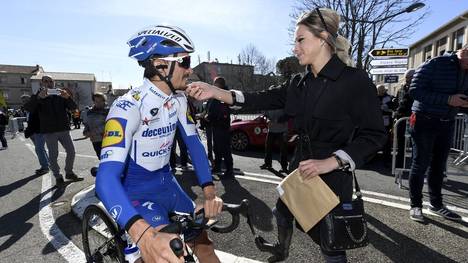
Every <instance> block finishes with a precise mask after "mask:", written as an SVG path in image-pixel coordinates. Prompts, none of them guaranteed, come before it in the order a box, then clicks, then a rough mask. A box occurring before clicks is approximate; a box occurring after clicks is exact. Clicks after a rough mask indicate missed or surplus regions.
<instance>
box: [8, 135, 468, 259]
mask: <svg viewBox="0 0 468 263" xmlns="http://www.w3.org/2000/svg"><path fill="white" fill-rule="evenodd" d="M72 137H74V138H78V137H81V131H78V130H73V131H72ZM8 142H9V146H10V147H9V148H8V150H5V151H0V226H1V227H0V258H1V259H0V262H67V261H68V262H80V260H81V259H80V253H81V251H80V249H82V242H81V222H80V220H79V219H78V218H76V217H75V216H74V215H73V214H72V213H71V212H70V210H71V207H70V202H71V198H72V197H73V196H74V195H75V194H76V193H78V192H79V191H80V190H82V189H83V188H85V187H87V186H89V185H91V184H93V183H94V178H92V177H91V176H90V175H89V169H90V168H91V167H92V166H93V165H96V164H97V158H96V157H95V156H94V152H93V150H92V146H91V143H90V142H89V141H86V140H85V141H77V142H75V147H76V152H77V157H76V161H75V173H77V174H78V175H80V176H82V177H84V178H85V180H84V181H82V182H78V183H72V184H69V185H67V187H66V188H65V189H64V190H57V189H56V188H54V187H52V186H53V183H54V180H53V179H52V186H50V182H49V180H50V176H51V175H50V174H48V175H44V176H35V175H34V170H35V169H37V168H38V162H37V158H36V156H35V155H34V154H33V152H32V151H31V148H30V146H31V144H32V143H31V142H30V141H29V140H27V139H24V138H23V137H22V135H20V136H17V137H16V138H15V139H13V140H11V139H9V141H8ZM61 151H62V152H63V149H62V150H61ZM262 156H263V154H262V151H261V150H259V149H254V150H250V151H248V152H245V153H235V155H234V163H235V167H236V168H237V169H238V170H237V173H238V174H239V175H238V176H237V180H231V181H217V182H216V186H217V189H218V192H219V194H220V195H221V197H222V198H223V200H224V201H225V202H230V203H238V202H240V201H241V200H242V199H244V198H247V199H249V200H250V204H251V212H252V214H253V216H254V220H253V221H254V225H255V227H256V229H257V230H258V231H260V232H261V233H262V235H263V236H264V237H265V238H266V239H268V240H273V239H274V238H275V233H276V226H275V219H274V218H273V216H272V214H271V208H272V207H273V206H274V204H275V202H276V199H277V198H278V194H277V193H276V190H275V187H276V184H277V183H278V182H279V181H280V180H281V178H280V177H278V176H277V175H276V174H277V172H276V171H273V170H272V171H266V170H261V169H259V168H258V167H259V166H260V165H261V164H262V162H263V160H262ZM64 157H65V156H64V155H63V154H61V155H60V161H59V163H60V165H61V166H62V168H63V165H64ZM274 168H275V169H277V170H279V168H280V166H279V164H278V163H277V162H275V163H274ZM451 169H452V168H451ZM457 169H458V171H461V172H462V173H464V174H463V175H459V176H449V181H448V182H447V184H446V185H445V187H444V200H446V203H447V204H449V205H452V206H456V207H457V208H456V209H458V211H460V212H462V213H461V214H462V215H463V216H464V219H465V222H460V223H457V222H451V221H447V220H444V219H442V218H440V217H437V216H434V215H428V216H427V222H426V224H419V223H415V222H413V221H411V220H410V219H409V217H408V211H407V210H405V208H407V206H408V204H409V203H408V201H407V198H408V192H407V190H405V189H399V188H398V187H397V185H396V184H394V178H393V177H391V176H390V175H389V174H390V170H389V168H387V167H385V166H384V165H383V164H382V163H381V162H380V161H379V160H375V161H374V162H372V163H371V164H369V165H367V166H366V167H365V168H364V169H362V170H359V171H358V172H357V175H358V179H359V181H360V184H361V188H362V189H363V190H364V197H365V198H366V200H367V202H366V203H365V205H366V211H367V214H368V216H367V219H368V224H369V229H370V232H369V238H370V245H369V246H368V247H366V248H363V249H356V250H352V251H348V255H349V261H350V262H468V252H467V248H468V223H467V222H466V220H467V217H468V198H467V197H468V172H467V171H468V169H467V167H466V166H465V167H459V168H457ZM240 174H244V175H240ZM176 177H177V179H178V180H179V182H180V183H181V185H183V187H184V189H185V190H186V191H187V192H188V193H189V195H190V196H191V197H192V198H193V199H196V198H197V194H199V193H200V189H199V187H198V186H196V178H195V176H194V174H193V173H192V172H190V171H189V172H184V173H182V172H181V171H177V173H176ZM404 182H405V184H407V181H406V180H405V181H404ZM424 191H425V195H426V196H427V189H424ZM426 201H427V198H426ZM221 220H223V218H222V219H221ZM210 236H211V237H212V238H213V239H214V241H215V243H216V248H217V249H218V250H221V251H224V252H228V253H231V254H234V255H237V256H242V257H246V258H250V259H255V260H258V261H266V259H267V258H268V254H267V253H261V252H259V251H258V250H257V249H256V248H255V246H254V243H253V238H252V235H251V234H250V231H249V230H248V228H247V225H246V224H245V220H243V221H242V222H241V225H240V227H239V228H238V229H237V230H236V231H235V232H233V233H228V234H217V233H210ZM320 261H322V258H321V256H320V251H319V247H318V246H317V245H315V244H313V243H312V242H311V240H310V238H309V237H308V236H307V235H306V234H304V233H302V232H300V231H298V230H295V233H294V238H293V243H292V246H291V252H290V258H289V259H288V260H287V261H286V262H320Z"/></svg>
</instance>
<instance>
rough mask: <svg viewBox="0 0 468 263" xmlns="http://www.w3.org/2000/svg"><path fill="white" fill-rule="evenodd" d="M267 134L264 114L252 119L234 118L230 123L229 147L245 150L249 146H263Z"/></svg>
mask: <svg viewBox="0 0 468 263" xmlns="http://www.w3.org/2000/svg"><path fill="white" fill-rule="evenodd" d="M267 134H268V125H267V117H266V116H265V115H260V116H258V117H257V118H255V119H253V120H241V119H235V120H233V121H232V123H231V147H232V149H234V150H236V151H245V150H246V149H247V147H249V146H264V145H265V141H266V137H267ZM290 136H291V135H290ZM289 145H290V146H291V145H293V144H292V143H290V144H289Z"/></svg>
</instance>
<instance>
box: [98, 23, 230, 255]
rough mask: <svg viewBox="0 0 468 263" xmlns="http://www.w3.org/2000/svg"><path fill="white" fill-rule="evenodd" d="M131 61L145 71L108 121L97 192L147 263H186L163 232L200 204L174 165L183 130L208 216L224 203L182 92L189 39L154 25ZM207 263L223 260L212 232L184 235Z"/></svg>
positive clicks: (136, 44)
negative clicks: (176, 141) (171, 218)
mask: <svg viewBox="0 0 468 263" xmlns="http://www.w3.org/2000/svg"><path fill="white" fill-rule="evenodd" d="M128 45H129V46H130V53H129V56H130V57H132V58H134V59H136V60H137V61H138V63H139V64H140V65H141V66H142V67H143V68H144V69H145V70H144V81H143V85H141V86H140V87H137V88H134V89H132V90H130V91H129V92H128V93H126V94H125V95H123V96H122V97H120V98H118V99H117V100H116V101H115V102H114V103H113V105H112V107H111V109H110V112H109V115H108V116H107V120H106V126H105V132H104V138H103V142H102V150H101V163H100V166H99V172H98V174H97V178H96V193H97V195H98V196H99V198H100V199H101V200H102V202H103V204H104V206H105V207H106V209H107V210H108V212H109V213H110V215H111V216H112V217H113V218H114V220H115V221H117V223H118V224H119V225H120V227H122V228H125V229H126V230H127V232H128V233H129V235H130V236H131V238H132V241H133V242H136V244H137V246H138V247H139V248H140V250H141V253H142V256H143V259H144V261H145V262H158V263H159V262H171V263H172V262H183V259H181V258H177V257H176V256H175V255H174V253H173V252H172V250H171V248H170V246H169V242H170V241H171V240H172V239H174V238H176V237H177V236H176V235H173V234H166V233H161V232H158V230H160V229H161V228H162V227H163V226H164V225H167V224H168V223H169V218H168V214H169V213H170V212H179V213H193V211H194V208H195V204H194V202H193V201H192V200H191V199H190V198H189V197H188V196H187V194H186V193H185V192H184V191H183V190H182V188H181V187H180V186H179V184H178V183H177V181H176V179H175V178H174V176H173V174H172V171H171V168H170V166H169V158H170V152H171V146H172V143H173V140H174V135H175V132H176V129H179V131H180V133H181V135H182V138H183V140H184V141H185V143H186V145H187V148H188V150H189V154H190V157H191V159H192V162H193V166H194V168H195V172H196V175H197V177H198V182H199V185H200V186H201V187H202V188H203V194H204V198H205V200H204V204H203V207H204V209H205V213H206V216H207V217H215V216H216V215H218V214H219V213H220V212H221V209H222V204H223V201H222V200H221V199H220V198H219V197H217V196H216V190H215V188H214V185H213V182H212V177H211V171H210V167H209V164H208V159H207V157H206V153H205V149H204V147H203V145H202V144H201V142H200V139H199V136H198V133H197V130H196V127H195V125H194V121H193V119H192V117H191V115H190V112H189V109H188V107H187V98H186V97H185V95H184V93H178V92H176V90H184V89H185V87H186V80H187V77H188V76H189V75H190V74H191V73H192V69H191V67H190V56H189V54H190V53H192V52H193V51H194V46H193V44H192V41H191V40H190V38H189V37H188V36H187V35H186V33H185V32H184V31H183V30H181V29H180V28H177V27H173V26H166V25H159V26H151V27H148V28H146V29H143V30H141V31H139V32H137V33H136V34H135V35H134V36H133V37H132V38H131V39H130V40H129V41H128ZM184 236H185V238H186V240H187V237H192V240H193V241H192V242H188V244H189V245H191V244H192V245H194V248H193V251H194V253H195V255H196V256H197V257H198V258H199V259H200V260H201V262H220V261H219V259H218V258H217V256H216V255H215V253H214V247H213V244H212V242H211V241H210V239H209V238H208V236H207V233H206V231H202V232H201V233H184Z"/></svg>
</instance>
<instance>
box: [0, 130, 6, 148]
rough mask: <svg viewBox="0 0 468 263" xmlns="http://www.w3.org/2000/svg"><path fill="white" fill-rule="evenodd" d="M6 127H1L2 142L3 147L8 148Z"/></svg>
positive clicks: (0, 136)
mask: <svg viewBox="0 0 468 263" xmlns="http://www.w3.org/2000/svg"><path fill="white" fill-rule="evenodd" d="M5 129H6V127H5V126H0V141H1V142H2V147H8V143H7V140H6V139H5Z"/></svg>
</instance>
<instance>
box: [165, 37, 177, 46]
mask: <svg viewBox="0 0 468 263" xmlns="http://www.w3.org/2000/svg"><path fill="white" fill-rule="evenodd" d="M161 44H162V45H164V46H166V47H177V46H179V44H177V43H176V42H174V41H171V40H168V39H166V40H163V41H162V42H161Z"/></svg>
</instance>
